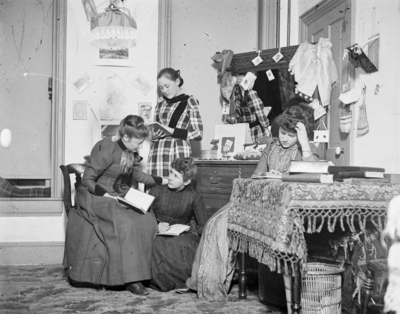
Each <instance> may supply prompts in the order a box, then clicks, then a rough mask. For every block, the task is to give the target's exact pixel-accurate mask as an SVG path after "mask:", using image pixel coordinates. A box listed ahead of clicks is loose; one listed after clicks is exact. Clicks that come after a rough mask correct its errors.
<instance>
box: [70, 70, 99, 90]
mask: <svg viewBox="0 0 400 314" xmlns="http://www.w3.org/2000/svg"><path fill="white" fill-rule="evenodd" d="M93 83H94V82H93V80H92V78H91V77H90V76H89V74H87V73H85V74H83V75H82V76H81V77H80V78H78V79H77V80H76V81H75V82H73V85H74V87H75V89H76V91H77V92H78V93H79V94H80V93H82V92H83V91H84V90H85V89H87V88H88V87H89V86H91V85H92V84H93Z"/></svg>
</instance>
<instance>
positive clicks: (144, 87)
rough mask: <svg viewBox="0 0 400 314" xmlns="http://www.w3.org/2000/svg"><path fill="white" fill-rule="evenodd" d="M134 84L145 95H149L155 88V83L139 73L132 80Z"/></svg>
mask: <svg viewBox="0 0 400 314" xmlns="http://www.w3.org/2000/svg"><path fill="white" fill-rule="evenodd" d="M132 85H133V86H135V87H136V88H137V89H138V90H139V91H140V92H141V93H142V94H143V95H145V96H146V95H147V94H148V93H149V92H150V90H151V89H152V88H153V85H151V84H150V83H149V81H147V80H146V79H145V78H144V77H143V76H141V75H140V74H138V75H137V76H136V77H135V78H134V79H133V81H132Z"/></svg>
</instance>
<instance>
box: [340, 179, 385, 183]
mask: <svg viewBox="0 0 400 314" xmlns="http://www.w3.org/2000/svg"><path fill="white" fill-rule="evenodd" d="M342 180H343V181H342V182H344V183H390V179H389V178H345V179H342Z"/></svg>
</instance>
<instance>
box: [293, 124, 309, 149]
mask: <svg viewBox="0 0 400 314" xmlns="http://www.w3.org/2000/svg"><path fill="white" fill-rule="evenodd" d="M296 131H297V140H298V141H299V144H300V146H301V148H302V149H303V150H304V149H305V148H308V150H310V144H308V136H307V130H306V126H305V125H304V124H303V123H301V122H297V124H296Z"/></svg>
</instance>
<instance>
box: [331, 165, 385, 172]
mask: <svg viewBox="0 0 400 314" xmlns="http://www.w3.org/2000/svg"><path fill="white" fill-rule="evenodd" d="M346 171H374V172H385V169H384V168H378V167H363V166H329V168H328V172H329V173H337V172H346Z"/></svg>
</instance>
